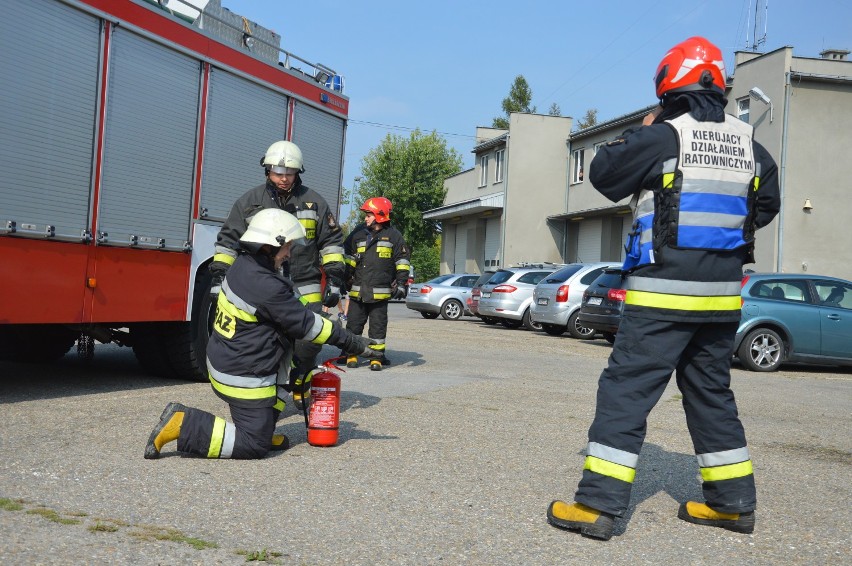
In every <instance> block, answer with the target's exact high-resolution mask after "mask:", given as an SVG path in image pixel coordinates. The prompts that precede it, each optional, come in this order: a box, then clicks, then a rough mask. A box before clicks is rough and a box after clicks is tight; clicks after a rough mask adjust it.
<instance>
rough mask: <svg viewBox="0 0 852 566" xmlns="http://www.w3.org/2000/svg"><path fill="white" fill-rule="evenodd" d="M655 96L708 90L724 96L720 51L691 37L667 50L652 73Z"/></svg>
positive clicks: (723, 76) (706, 41) (722, 63)
mask: <svg viewBox="0 0 852 566" xmlns="http://www.w3.org/2000/svg"><path fill="white" fill-rule="evenodd" d="M654 82H655V83H656V85H657V98H659V99H660V100H662V99H663V97H664V96H665V95H667V94H669V93H673V92H686V91H690V90H709V91H713V92H717V93H719V94H721V95H722V96H724V95H725V61H724V58H723V57H722V51H720V50H719V48H718V47H716V46H715V45H713V44H712V43H710V42H709V41H708V40H706V39H704V38H703V37H698V36H695V37H690V38H689V39H687V40H686V41H682V42H680V43H678V44H677V45H675V46H674V47H672V48H671V49H669V52H668V53H666V55H665V56H664V57H663V60H662V61H660V65H659V66H658V67H657V74H656V75H655V76H654Z"/></svg>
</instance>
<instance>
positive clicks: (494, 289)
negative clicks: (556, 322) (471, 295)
mask: <svg viewBox="0 0 852 566" xmlns="http://www.w3.org/2000/svg"><path fill="white" fill-rule="evenodd" d="M560 267H563V266H562V265H556V264H539V265H538V266H535V267H527V266H525V267H504V268H500V269H498V270H497V272H496V273H494V275H492V276H491V278H490V279H489V280H488V282H487V283H485V284H484V285H483V286H482V295H481V296H480V298H479V311H478V312H479V316H480V317H481V318H482V319H483V320H484V319H485V317H489V318H492V319H496V320H497V321H499V322H500V323H501V324H502V325H503V326H505V327H507V328H518V327H519V326H521V325H522V324H523V325H524V327H526V328H527V329H529V330H541V325H540V324H538V323H536V322H533V321H532V320H531V319H530V305H531V304H532V296H533V290H534V289H535V286H536V285H537V284H538V282H539V281H541V280H542V279H544V278H545V277H547V276H548V275H550V274H551V273H553V272H554V271H556V270H557V269H559V268H560Z"/></svg>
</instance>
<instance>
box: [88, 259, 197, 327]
mask: <svg viewBox="0 0 852 566" xmlns="http://www.w3.org/2000/svg"><path fill="white" fill-rule="evenodd" d="M92 259H93V261H91V262H90V264H89V265H90V266H94V268H93V269H92V268H91V267H90V273H89V276H90V277H94V278H95V281H96V287H95V288H94V289H91V290H89V291H87V293H88V294H89V295H90V297H88V300H87V301H86V310H88V311H89V312H87V313H86V317H85V318H86V322H95V323H97V322H100V323H112V322H127V321H134V322H144V321H151V322H153V321H166V320H184V317H185V314H186V308H187V306H186V305H187V288H188V287H189V281H188V280H189V273H190V270H189V264H190V256H189V255H188V254H183V253H163V252H159V251H156V250H134V249H129V248H114V247H105V246H95V247H92Z"/></svg>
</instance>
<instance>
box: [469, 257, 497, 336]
mask: <svg viewBox="0 0 852 566" xmlns="http://www.w3.org/2000/svg"><path fill="white" fill-rule="evenodd" d="M492 275H494V270H493V269H489V270H488V271H485V272H484V273H483V274H482V275H480V276H479V279H477V280H476V283H474V284H473V288H472V289H471V290H470V297H468V299H467V310H469V311H470V312H471V314H473V315H474V316H476V317H479V318H480V319H481V318H482V317H481V316H479V297H480V295H481V294H482V286H483V285H484V284H485V283H486V282H488V280H489V279H491V276H492ZM485 322H486V323H489V324H494V323H496V322H497V321H496V320H494V319H489V320H487V321H485Z"/></svg>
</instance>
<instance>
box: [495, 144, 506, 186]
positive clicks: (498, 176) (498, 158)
mask: <svg viewBox="0 0 852 566" xmlns="http://www.w3.org/2000/svg"><path fill="white" fill-rule="evenodd" d="M505 157H506V150H505V149H500V150H497V152H496V153H495V154H494V182H495V183H499V182H501V181H502V180H503V161H504V159H505Z"/></svg>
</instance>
